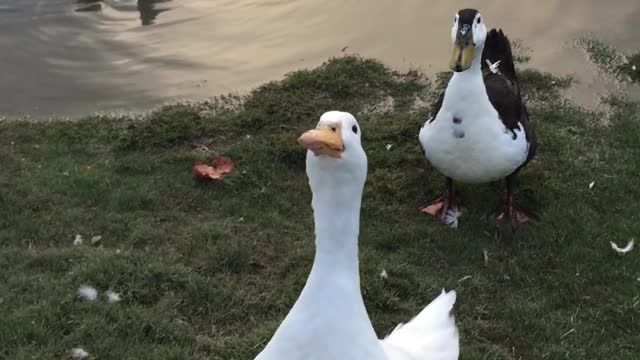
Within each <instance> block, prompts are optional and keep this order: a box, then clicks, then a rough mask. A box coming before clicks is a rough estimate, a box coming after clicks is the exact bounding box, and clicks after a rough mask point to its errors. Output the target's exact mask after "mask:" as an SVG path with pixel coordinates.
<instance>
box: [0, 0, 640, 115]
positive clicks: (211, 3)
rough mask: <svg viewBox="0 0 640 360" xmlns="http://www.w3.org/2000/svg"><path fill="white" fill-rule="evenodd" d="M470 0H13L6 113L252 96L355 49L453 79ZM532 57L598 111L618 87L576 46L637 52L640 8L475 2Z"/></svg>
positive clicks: (1, 90)
mask: <svg viewBox="0 0 640 360" xmlns="http://www.w3.org/2000/svg"><path fill="white" fill-rule="evenodd" d="M468 4H469V3H468V2H461V1H448V0H437V1H435V0H434V1H426V0H403V1H391V0H343V1H327V0H305V1H292V0H262V1H250V0H233V1H223V0H146V1H145V0H137V1H136V0H103V1H91V0H0V34H1V35H0V68H1V71H0V97H1V98H0V99H1V100H0V114H6V115H11V116H15V115H22V114H29V115H31V116H36V117H44V116H52V115H56V114H57V115H67V116H78V115H82V114H86V113H91V112H95V111H133V110H144V109H149V108H151V107H153V106H156V105H158V104H161V103H164V102H167V101H173V100H175V99H176V98H185V99H194V100H198V99H205V98H208V97H211V96H214V95H219V94H224V93H228V92H232V91H234V92H246V91H248V90H250V89H251V88H253V87H255V86H257V85H259V84H261V83H263V82H266V81H269V80H274V79H279V78H281V77H282V75H283V74H285V73H286V72H288V71H291V70H294V69H298V68H301V67H313V66H315V65H318V64H320V63H322V62H323V61H324V60H326V59H327V58H328V57H330V56H339V55H341V53H342V51H343V49H345V47H346V49H345V51H346V52H349V53H359V54H361V55H363V56H366V57H375V58H378V59H380V60H382V61H384V62H385V63H387V64H390V65H392V66H394V67H397V68H400V69H405V68H408V67H410V66H413V67H420V68H422V69H423V70H425V71H426V72H428V73H433V72H436V71H441V70H446V68H447V60H448V56H449V48H450V46H449V27H450V23H451V19H452V18H453V14H454V13H455V11H456V10H457V9H459V8H461V7H466V6H468ZM474 7H476V8H478V9H480V11H481V12H482V13H483V15H484V18H485V21H486V22H487V24H488V25H489V26H491V27H494V26H495V27H502V28H503V29H504V30H505V31H506V32H507V34H508V35H509V36H510V37H512V38H514V39H519V40H521V41H522V42H523V43H524V44H525V45H526V46H527V47H528V48H530V49H531V53H530V55H531V56H532V59H531V61H530V63H529V64H528V65H527V66H532V67H535V68H538V69H541V70H545V71H551V72H554V73H557V74H571V75H573V76H575V77H576V78H577V79H578V80H579V81H580V85H579V86H577V87H576V88H574V89H573V90H571V91H570V92H569V94H568V96H569V97H571V98H572V99H574V100H575V101H577V102H578V103H581V104H583V105H593V104H595V103H596V102H597V99H598V97H599V94H600V93H602V92H605V91H609V90H612V89H614V88H615V87H616V85H615V83H614V82H613V81H612V80H611V79H609V78H607V77H606V76H605V75H603V74H601V73H600V72H598V71H596V69H595V67H594V66H592V65H591V64H590V63H589V62H588V61H587V58H586V56H585V55H584V53H583V52H582V51H581V50H579V49H577V48H576V47H575V45H574V40H575V39H576V38H577V37H578V36H581V35H584V34H586V33H592V34H594V35H596V36H598V37H599V38H602V39H603V40H605V41H607V42H609V43H610V44H612V45H614V46H616V47H618V48H620V49H622V50H626V51H632V50H638V49H639V48H640V40H638V29H639V28H640V1H638V0H611V1H600V0H539V1H535V2H534V1H530V2H529V1H528V2H526V3H525V2H518V1H489V0H485V1H476V2H474Z"/></svg>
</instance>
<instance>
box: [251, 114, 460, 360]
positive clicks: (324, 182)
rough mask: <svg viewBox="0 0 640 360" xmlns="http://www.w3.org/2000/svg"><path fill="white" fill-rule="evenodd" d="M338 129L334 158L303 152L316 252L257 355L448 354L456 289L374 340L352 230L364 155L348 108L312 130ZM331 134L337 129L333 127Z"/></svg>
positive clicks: (266, 358)
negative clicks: (296, 294) (283, 314)
mask: <svg viewBox="0 0 640 360" xmlns="http://www.w3.org/2000/svg"><path fill="white" fill-rule="evenodd" d="M330 128H334V129H337V130H338V131H337V133H338V134H340V136H341V140H342V144H343V150H341V154H340V158H335V157H330V156H326V155H320V156H317V155H316V154H315V153H314V152H313V151H311V150H309V151H308V152H307V163H306V165H307V175H308V178H309V185H310V187H311V190H312V193H313V199H312V207H313V212H314V220H315V235H316V241H315V243H316V254H315V258H314V263H313V266H312V269H311V273H310V275H309V277H308V279H307V283H306V284H305V286H304V289H303V290H302V293H301V294H300V296H299V298H298V300H297V301H296V303H295V305H294V306H293V308H292V309H291V311H290V312H289V314H288V315H287V316H286V318H285V320H284V321H283V322H282V324H281V325H280V327H279V328H278V330H277V331H276V333H275V334H274V336H273V338H272V339H271V341H270V342H269V343H268V344H267V346H266V347H265V348H264V350H263V351H262V352H261V353H260V354H259V355H258V357H257V358H256V359H258V360H276V359H278V360H282V359H287V360H298V359H300V360H302V359H304V360H329V359H331V360H335V359H349V360H365V359H366V360H426V359H430V360H431V359H432V360H436V359H437V360H454V359H457V358H458V351H459V350H458V349H459V348H458V331H457V328H456V325H455V322H454V319H453V317H452V316H451V311H452V309H453V305H454V303H455V297H456V295H455V292H453V291H451V292H449V293H445V292H443V293H442V294H441V295H440V296H438V298H436V299H435V300H434V301H433V302H432V303H431V304H430V305H429V306H427V307H426V308H425V309H424V310H423V311H422V312H421V313H420V314H419V315H418V316H416V317H415V318H414V319H413V320H412V321H410V322H409V323H407V324H405V325H400V326H398V327H397V328H396V330H394V332H393V333H392V334H391V335H389V336H388V337H387V338H386V339H384V340H379V339H378V337H377V335H376V333H375V331H374V329H373V327H372V325H371V321H370V319H369V316H368V314H367V311H366V308H365V306H364V302H363V300H362V294H361V291H360V276H359V269H358V233H359V221H360V204H361V199H362V191H363V188H364V182H365V179H366V175H367V158H366V155H365V153H364V150H363V149H362V146H361V144H360V127H359V125H358V123H357V121H356V120H355V118H354V117H353V116H352V115H351V114H348V113H344V112H337V111H331V112H327V113H325V114H324V115H323V116H322V117H321V118H320V122H319V123H318V126H317V129H325V130H326V129H330ZM334 132H336V131H334Z"/></svg>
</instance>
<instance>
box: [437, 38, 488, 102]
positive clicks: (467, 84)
mask: <svg viewBox="0 0 640 360" xmlns="http://www.w3.org/2000/svg"><path fill="white" fill-rule="evenodd" d="M482 51H483V47H480V48H479V49H476V51H474V56H473V61H472V62H471V67H470V68H468V69H467V70H465V71H462V72H454V73H453V76H452V77H451V80H450V81H449V85H448V86H447V90H446V92H447V94H449V95H451V94H456V95H457V96H456V97H459V96H468V95H470V94H472V93H483V94H486V89H485V86H484V79H483V77H482V63H481V62H482ZM444 101H445V102H447V97H446V96H445V100H444ZM444 105H445V104H443V106H444Z"/></svg>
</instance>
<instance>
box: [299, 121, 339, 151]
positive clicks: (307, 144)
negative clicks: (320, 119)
mask: <svg viewBox="0 0 640 360" xmlns="http://www.w3.org/2000/svg"><path fill="white" fill-rule="evenodd" d="M298 143H299V144H300V145H302V146H303V147H304V148H305V149H308V150H311V151H313V153H314V154H315V155H316V156H319V155H327V156H331V157H334V158H340V157H341V156H342V152H343V151H344V144H343V143H342V136H341V133H340V127H337V126H335V127H322V128H317V129H313V130H309V131H307V132H305V133H304V134H302V135H300V137H299V138H298Z"/></svg>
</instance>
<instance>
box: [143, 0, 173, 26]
mask: <svg viewBox="0 0 640 360" xmlns="http://www.w3.org/2000/svg"><path fill="white" fill-rule="evenodd" d="M169 1H171V0H138V11H139V12H140V20H141V21H142V25H143V26H146V25H151V24H153V23H154V21H155V20H156V17H158V15H159V14H160V13H162V12H165V11H167V10H169V9H156V8H155V6H156V4H157V3H164V2H169Z"/></svg>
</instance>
